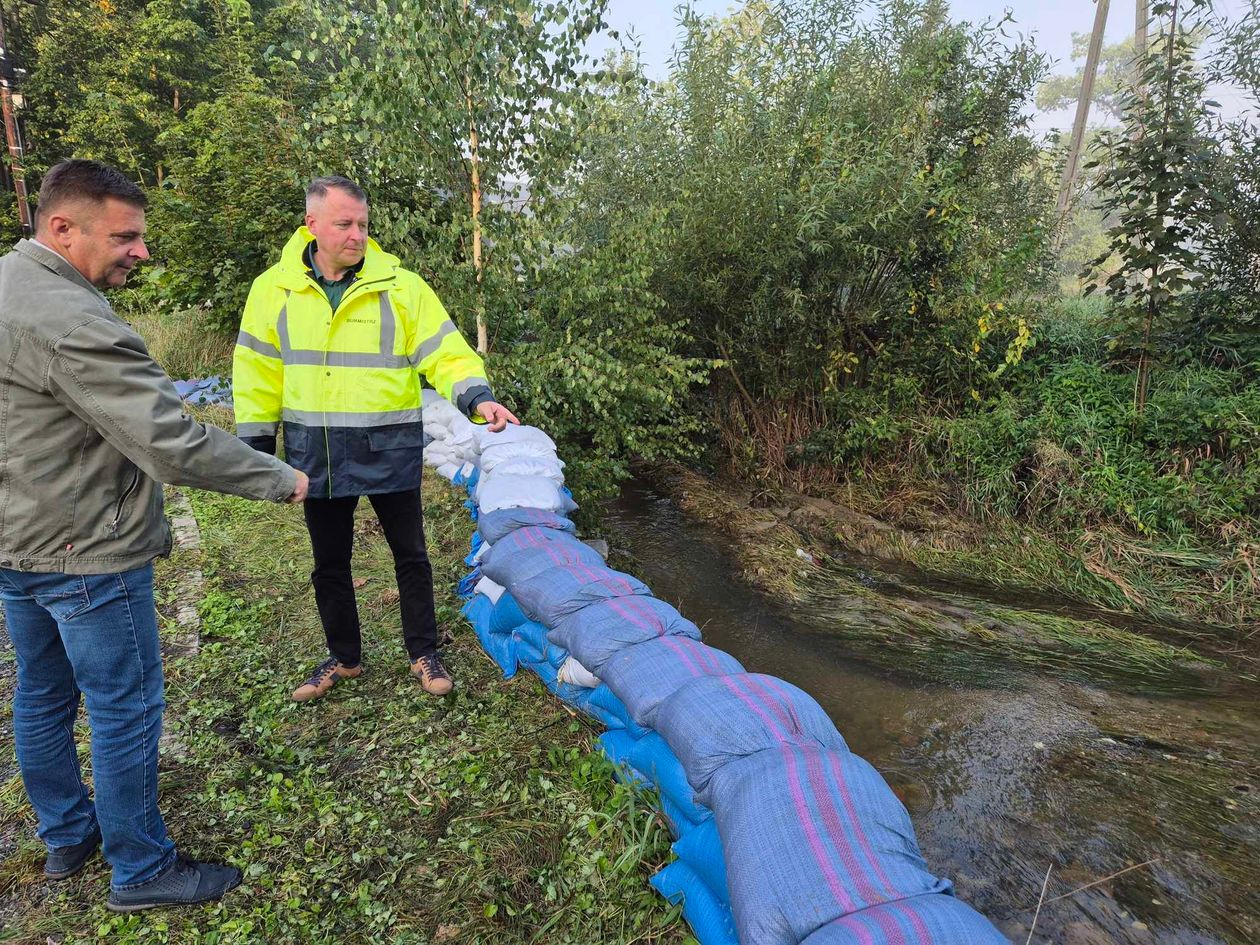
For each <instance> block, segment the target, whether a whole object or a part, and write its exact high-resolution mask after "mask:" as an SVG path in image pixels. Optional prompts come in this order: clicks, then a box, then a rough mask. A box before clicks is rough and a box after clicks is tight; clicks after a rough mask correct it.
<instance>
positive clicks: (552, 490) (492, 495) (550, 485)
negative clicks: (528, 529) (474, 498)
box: [477, 472, 577, 515]
mask: <svg viewBox="0 0 1260 945" xmlns="http://www.w3.org/2000/svg"><path fill="white" fill-rule="evenodd" d="M482 475H485V473H484V472H483V473H482ZM477 504H478V505H479V506H480V507H481V513H482V514H483V515H484V514H488V513H490V512H497V511H498V510H499V509H514V508H522V509H544V510H545V511H548V512H561V513H564V514H568V513H569V512H572V511H573V510H574V509H576V508H577V504H576V503H574V501H573V500H572V499H570V498H569V497H568V496H566V495H565V494H564V493H562V492H561V491H560V487H559V486H557V485H556V484H555V483H554V482H552V481H551V480H550V479H548V478H547V477H545V476H490V477H489V478H488V479H487V480H486V484H485V487H484V488H482V489H481V490H480V496H479V498H478V502H477Z"/></svg>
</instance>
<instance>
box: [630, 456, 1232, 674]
mask: <svg viewBox="0 0 1260 945" xmlns="http://www.w3.org/2000/svg"><path fill="white" fill-rule="evenodd" d="M654 479H655V480H656V481H657V482H658V484H660V485H662V487H663V488H665V489H666V491H668V492H669V493H670V494H671V495H672V496H673V497H674V498H675V500H676V501H678V502H679V504H680V505H681V506H682V507H683V508H684V509H685V510H686V511H687V512H689V513H690V514H693V515H695V516H697V517H699V518H701V519H703V520H706V521H708V522H710V523H712V524H714V525H715V526H717V527H719V528H721V529H722V530H724V531H725V532H726V533H727V534H729V535H731V536H732V537H733V538H734V539H735V540H736V548H737V550H738V553H739V556H740V560H741V563H742V566H743V570H744V576H745V578H746V579H748V580H749V581H750V582H751V583H753V584H754V585H756V586H758V587H760V588H762V589H763V590H766V591H768V592H770V593H771V594H772V595H773V596H774V597H776V598H778V599H780V600H791V601H792V602H793V609H794V612H795V614H796V615H797V617H798V618H803V619H804V620H806V621H807V622H808V623H810V624H811V625H813V626H816V627H818V628H819V630H820V631H822V632H826V633H828V634H832V635H836V636H840V637H843V638H845V639H846V640H849V641H850V642H851V643H852V644H853V645H854V646H855V647H856V648H858V649H860V650H861V651H862V653H863V655H864V656H866V657H867V658H869V659H871V660H873V661H874V662H877V663H880V664H882V665H886V666H890V667H893V668H898V669H903V670H905V669H915V670H917V671H918V672H920V673H921V674H923V675H925V676H928V677H931V678H937V679H941V678H946V679H956V680H959V681H971V682H975V681H978V680H979V679H981V678H983V677H986V676H987V677H988V678H989V679H991V680H996V679H998V678H999V677H1000V676H1001V675H1002V673H1003V672H1004V671H1005V670H1006V669H1009V668H1014V667H1023V668H1027V669H1034V670H1041V671H1049V672H1054V673H1056V674H1058V675H1061V676H1064V677H1067V678H1074V679H1079V680H1083V681H1094V682H1106V683H1109V684H1115V685H1119V686H1122V687H1124V688H1128V689H1131V690H1135V691H1142V692H1150V693H1163V694H1168V693H1194V692H1205V691H1212V690H1214V689H1216V688H1218V686H1219V685H1220V684H1221V676H1222V671H1223V670H1224V669H1225V668H1226V664H1225V662H1224V661H1223V660H1222V659H1220V658H1218V655H1217V654H1215V653H1213V654H1210V655H1209V653H1208V652H1206V651H1203V650H1202V648H1200V647H1195V648H1192V647H1191V646H1190V645H1188V643H1189V641H1192V640H1198V639H1200V638H1201V635H1200V634H1197V633H1195V632H1194V631H1192V630H1189V629H1187V628H1185V627H1181V628H1176V627H1174V628H1170V629H1169V630H1168V631H1167V632H1163V628H1161V633H1160V635H1155V634H1153V633H1149V632H1144V631H1143V630H1141V629H1134V628H1130V627H1129V626H1124V625H1120V624H1119V623H1117V622H1115V621H1111V620H1107V619H1104V616H1105V615H1104V614H1102V613H1101V612H1100V613H1099V614H1098V619H1091V618H1089V617H1086V616H1083V615H1070V616H1069V615H1063V614H1058V613H1052V612H1048V611H1046V610H1041V609H1038V608H1037V607H1036V606H1035V603H1034V601H1033V600H1032V599H1031V595H1029V597H1030V600H1029V602H1028V603H1027V604H1026V605H1025V604H1021V603H1020V602H1019V598H1020V596H1021V595H1020V594H1019V593H1018V592H1016V593H1010V592H1009V586H1010V585H1018V583H1019V582H1018V578H1019V577H1020V576H1022V575H1024V574H1028V575H1030V576H1031V575H1034V574H1035V575H1037V577H1038V580H1036V581H1035V582H1034V581H1031V580H1030V581H1026V582H1024V587H1025V588H1027V587H1028V586H1029V585H1030V584H1031V585H1033V586H1034V587H1035V589H1036V590H1038V591H1041V592H1046V593H1049V592H1058V591H1059V590H1060V588H1059V587H1058V585H1056V583H1055V578H1056V576H1058V575H1059V574H1060V573H1061V572H1060V571H1059V570H1057V569H1056V568H1055V567H1053V566H1051V565H1050V560H1051V559H1053V558H1054V557H1055V556H1056V555H1057V554H1058V551H1057V549H1048V548H1046V547H1045V546H1033V549H1036V550H1033V549H1030V550H1029V551H1028V552H1027V556H1026V557H1024V558H1023V562H1022V565H1021V566H1019V567H1015V566H1011V567H1008V568H1006V569H1005V570H1004V569H1002V568H1001V567H998V566H997V565H996V562H993V561H991V560H990V559H991V558H994V557H996V556H995V554H994V552H995V549H996V548H1001V547H1003V546H1002V545H999V544H996V543H995V545H994V548H990V549H985V550H983V551H981V550H979V549H977V550H976V551H975V552H974V553H972V554H971V555H965V556H958V557H951V558H950V559H949V560H950V561H951V563H952V567H950V568H947V567H942V566H939V560H940V558H942V557H944V555H943V553H942V552H941V551H940V550H939V548H938V549H935V551H934V553H932V554H911V553H910V552H909V549H912V548H915V547H916V544H915V541H914V538H913V536H910V535H906V534H904V533H900V532H899V531H898V530H897V529H894V528H892V527H890V526H888V525H886V524H884V523H882V522H880V521H877V520H875V519H872V518H870V517H869V516H866V515H863V514H861V513H855V512H853V511H851V509H849V508H848V507H845V506H841V505H838V504H836V503H834V502H828V501H825V500H822V501H820V500H813V502H812V504H810V501H806V502H805V504H803V505H801V506H799V507H797V508H792V509H789V508H787V507H786V505H785V504H784V503H785V501H786V500H784V501H780V502H778V503H776V502H774V501H771V502H769V503H768V504H767V506H766V507H764V508H755V507H753V506H752V505H751V503H750V502H749V498H748V497H747V496H745V495H743V494H740V493H738V492H737V491H735V490H732V489H731V488H729V487H728V486H726V485H725V484H723V483H719V482H715V481H712V480H709V479H705V478H704V477H702V476H699V475H698V474H696V473H694V472H691V471H688V470H683V469H680V468H671V469H669V470H657V472H656V474H655V475H654ZM779 498H780V499H782V497H779ZM837 544H839V545H840V546H842V548H847V549H852V548H855V547H856V548H857V549H858V550H859V551H861V552H862V553H863V554H866V555H871V556H873V557H876V558H883V559H885V560H887V559H895V560H901V561H910V562H912V563H913V564H915V565H917V566H918V567H920V568H923V569H924V570H925V571H930V572H932V573H934V574H936V575H942V576H945V577H949V578H963V579H966V581H967V582H969V583H970V585H971V586H974V587H975V588H977V594H975V595H967V596H964V595H961V594H956V593H955V594H951V593H949V592H947V591H943V590H941V589H940V588H938V587H934V588H933V589H932V593H931V594H930V595H924V594H919V593H916V588H915V586H914V585H913V583H904V584H903V583H900V582H898V581H895V580H893V581H875V580H874V579H872V578H871V577H870V575H868V574H859V573H858V571H857V570H855V569H853V568H851V567H844V566H832V565H831V564H830V563H827V560H826V559H827V558H828V556H829V554H830V553H831V552H832V551H833V550H834V548H835V546H836V545H837ZM1021 544H1022V543H1021ZM1038 552H1040V555H1041V559H1040V560H1042V567H1041V569H1040V571H1038V570H1036V569H1033V568H1032V567H1031V566H1030V562H1031V561H1033V560H1036V559H1035V558H1034V557H1033V556H1034V555H1036V554H1037V553H1038ZM802 554H804V555H805V556H807V557H806V558H805V559H804V560H803V559H802ZM810 558H812V559H813V560H814V561H822V562H824V565H823V566H821V567H820V566H818V565H817V564H812V563H809V562H810ZM934 563H936V564H937V566H935V567H934V566H933V564H934ZM1024 568H1028V571H1025V570H1023V569H1024ZM1004 585H1006V586H1007V593H1004V594H997V595H995V596H994V597H992V598H988V599H986V595H985V593H984V588H985V587H987V588H988V589H990V590H997V589H1001V588H1003V586H1004ZM1002 598H1007V599H1010V600H1011V601H1012V603H1010V604H1004V603H1001V602H1000V600H1001V599H1002ZM1094 602H1095V603H1099V601H1097V599H1095V600H1094ZM1152 629H1153V628H1152ZM1204 634H1207V631H1206V630H1205V631H1204ZM1246 665H1249V664H1246Z"/></svg>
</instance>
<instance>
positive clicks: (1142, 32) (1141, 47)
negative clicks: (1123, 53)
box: [1133, 0, 1151, 63]
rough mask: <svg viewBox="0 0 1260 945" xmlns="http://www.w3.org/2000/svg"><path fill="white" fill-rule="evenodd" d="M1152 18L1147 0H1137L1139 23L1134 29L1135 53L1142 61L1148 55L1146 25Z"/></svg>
mask: <svg viewBox="0 0 1260 945" xmlns="http://www.w3.org/2000/svg"><path fill="white" fill-rule="evenodd" d="M1150 19H1151V11H1150V5H1149V4H1148V3H1147V0H1137V23H1136V25H1135V26H1134V29H1133V54H1134V57H1135V58H1136V59H1137V61H1138V62H1139V63H1140V62H1141V61H1142V60H1143V59H1144V58H1145V57H1146V46H1147V39H1146V27H1147V24H1148V23H1149V22H1150Z"/></svg>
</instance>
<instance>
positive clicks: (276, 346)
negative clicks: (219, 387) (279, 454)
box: [232, 282, 284, 455]
mask: <svg viewBox="0 0 1260 945" xmlns="http://www.w3.org/2000/svg"><path fill="white" fill-rule="evenodd" d="M266 295H267V293H266V291H265V290H264V289H261V288H260V287H259V284H258V283H257V282H255V283H254V285H253V287H252V288H251V289H250V290H249V299H248V300H247V301H246V302H245V314H244V315H243V316H242V317H241V330H240V332H239V334H237V336H236V350H235V351H234V352H233V355H232V407H233V410H234V411H235V412H236V435H237V436H239V437H240V438H241V439H242V440H244V441H245V442H246V443H248V444H249V445H250V446H252V447H253V448H254V449H256V450H259V451H260V452H263V453H270V454H272V455H275V452H276V429H277V427H278V426H279V424H280V417H281V408H282V406H283V404H282V399H283V392H284V361H283V360H282V358H281V354H280V338H279V335H278V334H277V331H276V321H277V318H278V315H279V312H278V311H275V312H272V311H268V306H266V305H265V304H264V303H263V301H262V300H263V298H264V297H265V296H266Z"/></svg>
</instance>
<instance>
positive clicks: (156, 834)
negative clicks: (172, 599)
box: [0, 566, 175, 889]
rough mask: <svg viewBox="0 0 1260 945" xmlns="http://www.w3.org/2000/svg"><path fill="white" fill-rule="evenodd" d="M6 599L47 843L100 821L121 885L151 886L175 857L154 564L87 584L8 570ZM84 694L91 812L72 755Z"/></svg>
mask: <svg viewBox="0 0 1260 945" xmlns="http://www.w3.org/2000/svg"><path fill="white" fill-rule="evenodd" d="M0 599H2V600H3V601H4V615H5V622H6V624H7V625H8V630H9V636H10V637H11V638H12V640H13V649H14V651H15V652H16V654H17V693H16V695H15V696H14V699H13V734H14V741H15V742H16V743H17V757H18V765H19V766H20V767H21V769H22V781H23V783H24V784H25V785H26V794H27V797H29V798H30V801H31V806H32V807H33V808H35V814H36V816H37V817H38V818H39V837H40V839H41V840H43V841H44V843H45V845H46V846H48V847H49V848H50V849H51V848H54V847H64V846H70V845H72V844H76V843H81V842H83V841H84V840H86V839H87V838H88V837H89V836H91V834H92V832H93V830H94V829H95V828H96V826H97V824H98V823H99V825H100V828H101V837H102V849H103V852H104V854H105V859H106V861H108V863H109V865H110V866H111V867H113V878H112V884H113V886H114V888H115V889H121V888H125V887H128V886H134V885H137V884H139V883H143V882H146V881H147V880H150V879H152V878H153V877H154V876H156V875H157V874H158V873H160V872H161V871H162V870H163V869H165V868H166V866H167V865H168V864H169V863H170V862H171V861H172V860H173V859H174V858H175V845H174V844H173V843H172V842H171V840H170V838H168V837H167V835H166V825H165V824H164V823H163V822H162V815H161V814H160V813H159V812H158V804H157V793H158V736H159V735H161V733H162V710H163V708H164V707H165V705H166V703H165V700H164V699H163V695H162V690H163V685H162V656H161V652H160V650H159V646H158V629H157V616H156V613H155V611H154V607H153V568H152V566H145V567H143V568H137V569H136V570H134V571H126V572H123V573H121V574H94V575H86V576H84V575H75V574H33V573H30V572H23V571H11V570H8V569H4V568H0ZM80 695H82V696H83V697H84V700H85V701H86V703H87V713H88V719H89V721H90V722H91V725H92V782H93V786H94V789H95V794H96V803H95V805H93V803H92V799H91V798H89V797H88V792H87V788H85V787H84V785H83V779H82V777H81V774H80V771H79V758H78V755H77V753H76V752H75V747H74V720H75V716H76V715H77V714H78V711H79V696H80Z"/></svg>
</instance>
